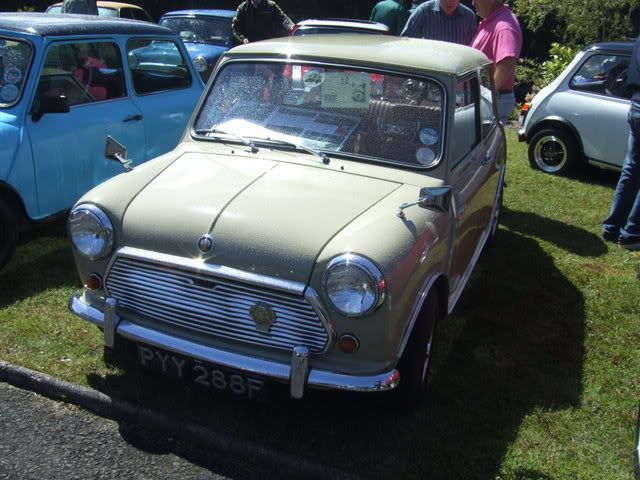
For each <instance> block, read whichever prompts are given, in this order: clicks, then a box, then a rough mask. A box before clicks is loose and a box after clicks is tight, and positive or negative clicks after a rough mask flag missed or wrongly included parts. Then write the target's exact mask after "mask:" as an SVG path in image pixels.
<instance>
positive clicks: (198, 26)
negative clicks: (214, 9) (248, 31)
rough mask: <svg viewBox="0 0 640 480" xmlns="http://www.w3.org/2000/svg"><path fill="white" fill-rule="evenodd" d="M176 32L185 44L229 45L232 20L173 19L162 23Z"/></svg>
mask: <svg viewBox="0 0 640 480" xmlns="http://www.w3.org/2000/svg"><path fill="white" fill-rule="evenodd" d="M160 25H162V26H163V27H168V28H170V29H171V30H173V31H174V32H176V33H177V34H178V35H179V36H180V38H182V41H183V42H185V43H207V44H210V45H228V44H229V39H230V36H231V19H226V18H218V17H172V18H165V19H163V20H162V21H161V22H160Z"/></svg>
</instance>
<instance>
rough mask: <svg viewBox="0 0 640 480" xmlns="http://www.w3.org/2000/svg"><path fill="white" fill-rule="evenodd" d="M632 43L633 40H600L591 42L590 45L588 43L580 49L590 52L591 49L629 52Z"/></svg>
mask: <svg viewBox="0 0 640 480" xmlns="http://www.w3.org/2000/svg"><path fill="white" fill-rule="evenodd" d="M633 44H634V42H631V41H628V42H625V41H623V42H600V43H593V44H591V45H588V46H586V47H584V48H583V49H582V50H583V51H585V52H591V51H595V50H615V51H622V52H629V53H631V50H632V49H633Z"/></svg>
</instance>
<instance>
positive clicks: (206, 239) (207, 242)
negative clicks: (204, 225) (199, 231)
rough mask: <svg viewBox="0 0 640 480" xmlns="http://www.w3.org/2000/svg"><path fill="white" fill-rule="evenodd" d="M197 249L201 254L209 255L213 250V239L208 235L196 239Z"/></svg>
mask: <svg viewBox="0 0 640 480" xmlns="http://www.w3.org/2000/svg"><path fill="white" fill-rule="evenodd" d="M198 249H199V250H200V251H201V252H202V253H209V252H210V251H211V249H213V238H211V237H210V236H209V235H202V236H201V237H200V238H199V239H198Z"/></svg>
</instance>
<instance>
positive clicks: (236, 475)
mask: <svg viewBox="0 0 640 480" xmlns="http://www.w3.org/2000/svg"><path fill="white" fill-rule="evenodd" d="M3 382H4V383H3ZM16 387H18V388H16ZM78 407H81V408H78ZM14 478H16V479H31V478H33V479H36V478H37V479H43V478H46V479H58V478H61V479H62V478H64V479H76V478H78V479H86V478H96V479H112V478H113V479H119V478H133V479H139V478H140V479H155V478H162V479H165V478H166V479H173V478H176V479H178V478H179V479H225V478H231V479H234V480H241V479H242V480H244V479H247V480H252V479H258V478H260V479H264V478H278V479H287V478H296V479H299V478H304V479H351V478H355V477H354V476H353V475H349V474H346V473H344V472H341V471H339V470H336V469H332V468H330V467H326V466H323V465H318V464H314V463H311V462H308V461H306V460H305V459H302V458H298V457H294V456H292V455H289V454H287V453H284V452H280V451H277V450H274V449H270V448H266V447H264V446H262V445H259V444H255V443H252V442H251V441H248V440H246V439H242V438H232V437H229V436H228V435H222V434H219V433H217V432H215V431H211V430H209V429H207V428H205V427H203V426H201V425H197V424H190V423H186V422H180V421H177V420H176V419H175V418H174V417H172V416H171V415H168V414H166V413H162V412H157V411H153V410H150V409H144V408H140V407H139V406H137V405H135V404H133V403H131V402H127V401H124V400H118V399H113V398H110V397H108V396H107V395H105V394H103V393H101V392H98V391H96V390H93V389H91V388H87V387H83V386H80V385H75V384H72V383H69V382H65V381H62V380H59V379H56V378H53V377H51V376H49V375H45V374H42V373H39V372H35V371H33V370H29V369H27V368H23V367H19V366H16V365H13V364H11V363H8V362H4V361H1V360H0V479H14Z"/></svg>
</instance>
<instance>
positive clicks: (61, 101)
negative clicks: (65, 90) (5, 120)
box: [31, 95, 70, 122]
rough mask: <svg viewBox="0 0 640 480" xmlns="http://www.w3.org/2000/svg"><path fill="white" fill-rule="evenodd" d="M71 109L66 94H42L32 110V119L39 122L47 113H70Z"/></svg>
mask: <svg viewBox="0 0 640 480" xmlns="http://www.w3.org/2000/svg"><path fill="white" fill-rule="evenodd" d="M69 110H70V106H69V99H68V98H67V97H66V96H64V95H58V96H49V95H41V96H39V97H38V99H37V101H36V103H35V105H34V108H33V110H32V111H31V120H33V121H34V122H39V121H40V119H41V118H42V116H43V115H44V114H45V113H68V112H69Z"/></svg>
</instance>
